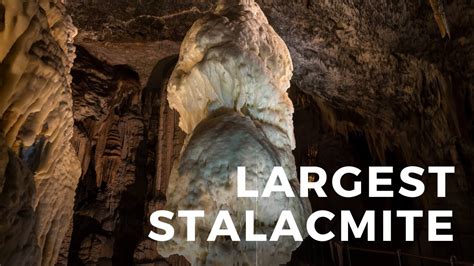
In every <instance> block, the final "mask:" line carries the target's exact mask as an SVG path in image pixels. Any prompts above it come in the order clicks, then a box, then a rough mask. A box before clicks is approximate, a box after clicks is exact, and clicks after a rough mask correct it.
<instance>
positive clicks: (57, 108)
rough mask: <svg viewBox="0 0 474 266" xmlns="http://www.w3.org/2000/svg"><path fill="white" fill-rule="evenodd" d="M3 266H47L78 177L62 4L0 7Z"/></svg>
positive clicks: (67, 24)
mask: <svg viewBox="0 0 474 266" xmlns="http://www.w3.org/2000/svg"><path fill="white" fill-rule="evenodd" d="M0 7H1V8H0V13H1V16H0V18H1V22H0V43H1V49H0V61H1V65H0V86H1V90H0V116H1V123H0V129H1V132H2V133H1V135H2V157H5V158H8V160H7V161H8V163H7V166H6V168H2V176H3V177H2V179H1V180H2V182H1V183H2V190H1V192H0V193H1V194H0V197H1V200H0V202H1V204H2V208H1V209H2V217H4V218H2V221H1V222H0V223H1V226H0V228H1V229H0V230H1V232H0V235H1V236H2V242H1V243H0V249H1V250H2V252H1V254H0V263H1V264H4V265H51V264H54V263H55V261H56V258H57V256H58V253H59V249H60V245H61V241H62V239H63V237H64V235H65V233H66V230H67V227H64V226H63V224H68V223H69V221H70V219H71V217H72V206H73V204H74V193H75V188H76V184H77V181H78V178H79V175H80V172H81V169H80V165H79V162H78V160H77V157H76V155H75V152H74V150H73V148H72V146H71V144H70V143H69V140H70V138H71V137H72V126H73V117H72V98H71V88H70V82H71V78H70V76H69V72H70V69H71V67H72V63H73V60H74V47H73V45H72V42H73V38H74V36H75V35H76V33H77V31H76V29H75V28H74V26H73V25H72V22H71V19H70V17H68V16H67V15H66V14H65V9H64V6H63V4H62V3H61V2H60V1H26V2H21V1H20V2H19V1H2V2H1V3H0Z"/></svg>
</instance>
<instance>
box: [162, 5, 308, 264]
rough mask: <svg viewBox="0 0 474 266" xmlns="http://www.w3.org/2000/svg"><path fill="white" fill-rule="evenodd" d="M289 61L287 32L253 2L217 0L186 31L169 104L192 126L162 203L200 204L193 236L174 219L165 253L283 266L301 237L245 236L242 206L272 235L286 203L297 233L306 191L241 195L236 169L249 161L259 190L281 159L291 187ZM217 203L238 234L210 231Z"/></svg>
mask: <svg viewBox="0 0 474 266" xmlns="http://www.w3.org/2000/svg"><path fill="white" fill-rule="evenodd" d="M292 70H293V65H292V62H291V58H290V54H289V52H288V49H287V47H286V45H285V43H284V42H283V40H282V39H281V38H280V37H279V36H278V35H277V34H276V33H275V31H274V30H273V28H272V27H271V26H270V25H269V23H268V21H267V19H266V17H265V15H264V14H263V12H262V11H261V9H260V8H259V6H258V5H257V4H256V3H255V2H254V1H250V0H241V1H221V2H219V3H218V5H217V7H216V9H215V11H214V12H212V13H211V14H209V15H207V16H206V17H204V18H202V19H200V20H198V21H196V22H195V23H194V25H193V26H192V28H191V29H190V30H189V32H188V33H187V35H186V37H185V39H184V41H183V43H182V46H181V52H180V58H179V61H178V64H177V66H176V68H175V70H174V72H173V74H172V75H171V78H170V81H169V84H168V101H169V104H170V107H171V108H173V109H175V110H177V111H178V112H179V115H180V127H181V129H182V130H183V131H184V132H186V133H187V134H188V136H187V138H186V140H185V144H184V146H183V149H182V152H181V156H180V158H179V160H178V161H177V162H176V163H175V165H174V167H173V169H172V173H171V176H170V180H169V187H168V190H167V195H166V197H167V203H166V206H165V209H167V210H170V211H172V212H174V213H177V211H178V210H193V209H200V210H204V211H205V212H206V216H205V218H202V219H198V221H197V224H196V226H197V229H196V234H197V236H196V241H195V242H188V241H186V222H185V220H184V219H181V218H175V219H173V220H172V225H173V226H174V228H175V236H174V238H173V239H172V240H171V241H168V242H161V243H159V244H158V252H159V253H160V254H161V255H163V256H169V255H172V254H180V255H183V256H185V257H186V258H187V259H188V260H189V261H190V262H191V263H192V264H193V265H229V263H232V264H234V265H255V264H259V265H278V264H281V263H286V262H288V261H289V259H290V256H291V252H292V251H293V250H294V249H296V247H297V246H298V245H299V244H300V243H298V242H295V241H294V240H293V238H291V237H282V238H280V240H279V241H278V242H258V243H257V242H247V241H245V211H246V210H254V211H255V214H256V218H255V220H256V221H255V225H256V232H257V233H265V234H267V235H268V238H269V237H270V235H271V233H272V232H273V229H274V226H275V224H276V221H277V220H278V218H279V216H280V213H281V211H282V210H290V211H292V213H293V215H294V216H295V219H296V221H297V225H298V226H299V229H300V231H303V232H304V231H305V230H304V229H305V221H306V218H307V216H308V213H309V209H310V208H309V202H308V201H307V200H306V199H300V198H299V197H298V196H297V197H295V198H287V197H286V196H285V194H284V193H273V194H272V196H271V197H270V198H259V199H255V198H238V197H237V182H236V181H237V177H236V174H237V167H238V166H245V167H246V168H247V186H248V187H249V188H253V189H258V190H259V191H260V192H261V191H262V190H263V188H264V186H265V184H266V181H267V180H268V177H269V176H270V173H271V171H272V169H273V167H274V166H282V167H283V168H284V169H285V171H286V174H287V176H288V178H289V179H290V183H291V184H292V186H293V189H294V191H295V195H298V194H299V193H298V180H297V178H296V170H295V163H294V158H293V155H292V153H291V150H292V149H293V148H294V146H295V140H294V136H293V121H292V115H293V105H292V102H291V100H290V99H289V97H288V94H287V92H286V90H287V89H288V88H289V86H290V79H291V76H292ZM219 210H228V211H229V212H230V215H231V216H232V217H233V219H234V223H235V226H236V228H237V231H238V232H239V234H240V237H241V239H242V241H240V242H232V241H230V240H227V239H223V238H218V239H217V241H215V242H208V241H207V237H208V234H209V231H210V229H211V227H212V225H213V223H214V219H215V217H216V215H217V213H218V211H219Z"/></svg>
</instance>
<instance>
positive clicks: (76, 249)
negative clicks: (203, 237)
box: [0, 0, 474, 265]
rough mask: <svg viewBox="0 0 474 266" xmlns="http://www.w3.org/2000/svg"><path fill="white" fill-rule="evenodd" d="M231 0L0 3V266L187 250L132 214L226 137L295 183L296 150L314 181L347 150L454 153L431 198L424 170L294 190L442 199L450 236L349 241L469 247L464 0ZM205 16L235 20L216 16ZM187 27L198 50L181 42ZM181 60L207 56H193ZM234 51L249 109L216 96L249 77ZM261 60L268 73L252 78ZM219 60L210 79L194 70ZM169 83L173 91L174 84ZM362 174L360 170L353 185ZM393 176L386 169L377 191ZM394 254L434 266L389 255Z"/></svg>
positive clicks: (441, 250) (431, 203) (155, 201)
mask: <svg viewBox="0 0 474 266" xmlns="http://www.w3.org/2000/svg"><path fill="white" fill-rule="evenodd" d="M236 2H240V1H222V2H221V5H219V4H218V1H217V0H213V1H195V0H182V1H171V0H165V1H155V0H140V1H130V0H103V1H96V0H92V1H90V0H66V1H61V0H48V1H47V0H27V1H17V0H0V62H1V63H0V116H1V120H0V129H1V130H0V217H2V218H1V219H0V264H1V265H40V264H41V265H111V264H112V265H189V262H190V261H189V259H188V260H187V259H186V257H184V256H183V255H186V254H180V252H176V251H175V250H173V248H172V246H168V248H169V250H166V247H162V246H157V243H156V242H154V241H152V240H151V239H149V238H148V237H147V234H148V232H149V231H150V229H151V226H150V225H149V223H148V218H149V216H150V214H151V213H152V212H153V211H155V210H160V209H164V208H177V205H178V204H179V203H184V202H183V201H182V200H181V199H180V197H182V196H189V194H187V193H189V191H188V190H187V187H186V186H181V183H179V184H177V183H176V180H177V178H183V175H182V174H181V173H178V171H177V168H178V167H180V165H182V166H181V167H182V168H183V169H192V168H193V166H192V165H191V164H192V163H193V161H192V158H190V157H192V156H193V154H194V153H199V152H202V151H200V150H201V149H206V150H205V154H206V156H209V160H211V161H213V162H221V161H222V160H221V159H222V158H220V157H221V155H222V154H226V156H229V158H231V156H234V157H239V156H241V158H240V159H242V160H246V159H248V158H245V156H242V155H243V154H240V155H239V153H236V152H233V151H232V147H227V149H225V148H224V146H221V147H220V148H219V145H220V144H219V140H222V141H223V142H225V143H229V140H232V141H230V143H232V144H233V145H236V148H234V151H235V150H238V149H237V148H238V147H240V148H241V145H240V146H239V144H240V143H244V144H245V145H248V147H246V148H247V149H249V150H258V149H264V150H266V152H263V153H257V152H255V158H253V159H250V160H249V164H251V163H253V162H254V161H258V160H262V161H268V160H269V162H270V161H272V160H274V161H279V160H282V161H284V162H285V163H286V164H287V165H288V166H287V167H289V168H291V169H292V170H291V171H294V173H293V174H292V175H291V177H292V178H294V179H295V180H294V181H295V182H297V180H296V177H297V176H298V174H297V173H296V172H297V169H298V168H299V167H300V166H308V165H316V166H320V167H322V168H324V169H325V170H326V171H327V173H328V182H329V181H330V177H331V176H333V174H334V172H335V171H336V170H337V169H339V168H341V167H343V166H347V165H353V166H355V167H358V168H360V169H367V168H368V166H373V165H391V166H394V171H395V172H397V173H399V172H400V171H401V170H402V169H403V168H404V167H406V166H410V165H417V166H420V167H423V168H427V167H428V166H430V165H452V166H455V167H456V175H453V176H450V177H449V178H448V179H447V188H448V189H447V192H446V197H444V198H438V197H436V188H437V186H436V179H435V178H429V176H428V175H423V181H424V183H425V185H426V191H425V193H424V194H423V196H421V197H419V198H414V199H407V198H405V197H400V196H398V195H395V197H394V198H391V199H380V200H374V199H370V198H368V197H364V196H361V197H357V198H355V199H345V198H341V197H338V196H337V194H336V192H335V191H333V190H332V189H329V190H327V191H326V193H327V196H328V197H326V198H323V197H317V196H316V195H315V193H310V195H309V201H310V203H311V209H312V210H313V211H316V210H328V211H331V212H333V213H339V212H340V211H341V210H347V209H349V210H351V211H352V213H353V214H354V216H355V218H356V220H357V219H358V218H359V219H360V218H361V217H362V216H363V214H364V212H365V210H369V209H370V210H376V211H377V210H385V209H393V210H396V209H398V210H400V209H405V210H415V209H420V210H432V209H449V210H453V213H454V216H453V221H452V222H453V223H452V227H453V230H452V233H453V238H454V241H453V242H449V243H448V242H428V241H427V239H428V237H427V236H428V228H427V224H428V223H427V222H426V220H424V218H423V219H421V218H420V221H418V222H415V229H416V230H415V236H414V241H404V234H403V232H404V231H403V227H404V223H403V221H402V222H396V221H394V222H393V224H392V241H391V242H389V243H382V244H381V239H376V241H374V242H367V241H363V240H360V239H350V240H349V242H348V245H350V246H358V247H361V248H366V249H373V248H378V249H380V248H381V247H382V248H383V249H384V250H389V251H397V250H401V251H402V252H404V253H409V254H417V255H422V256H426V257H436V258H443V259H446V260H448V261H449V259H450V258H451V259H452V258H453V256H455V258H456V260H457V261H474V254H473V253H472V246H473V244H474V228H473V227H472V222H473V221H474V212H473V211H472V206H474V193H473V181H472V179H471V178H473V174H474V168H473V165H472V159H473V158H474V145H473V144H474V143H473V141H474V138H473V137H474V132H473V124H472V117H473V105H472V104H473V100H474V98H473V89H474V85H473V84H474V82H473V81H474V76H473V75H474V64H473V62H474V32H473V29H474V20H473V18H474V2H473V1H468V0H466V1H465V0H460V1H452V0H444V1H443V0H422V1H408V0H405V1H391V0H380V1H359V0H348V1H341V0H334V1H310V0H294V1H284V0H258V1H256V3H257V4H258V6H259V7H258V6H256V5H255V4H254V3H253V1H246V0H245V1H244V0H242V1H241V3H243V4H244V5H243V6H247V8H248V7H249V6H251V7H252V6H253V5H255V6H253V8H250V9H245V8H243V10H247V11H248V10H251V11H250V13H244V14H243V13H241V11H242V10H240V11H239V9H238V8H235V7H233V8H229V6H233V3H236ZM260 9H261V11H260ZM226 12H227V13H226ZM245 14H247V15H248V14H251V15H248V17H247V20H245V19H242V20H239V16H243V17H245V16H246V15H245ZM226 16H228V20H226V19H223V17H226ZM240 18H242V17H240ZM249 18H250V19H249ZM222 20H224V21H225V23H230V24H231V25H232V23H235V24H234V26H235V27H233V28H231V30H229V29H228V28H226V27H224V26H218V25H220V24H219V23H221V22H222ZM196 21H198V22H197V23H196V24H194V23H195V22H196ZM242 21H253V22H252V23H253V24H252V23H250V24H251V25H250V26H248V25H247V24H246V23H244V22H242ZM267 22H268V23H267ZM206 23H213V24H206ZM225 23H224V24H223V25H229V24H225ZM193 24H194V26H193ZM256 25H258V26H262V28H261V29H259V28H258V27H256V28H253V26H256ZM270 25H271V26H270ZM206 27H207V28H206ZM259 30H261V32H259ZM199 31H202V32H201V33H200V34H197V35H195V33H198V32H199ZM188 32H190V33H188ZM187 33H188V34H187ZM193 33H194V34H193ZM238 33H240V34H238ZM186 34H187V35H186ZM206 34H208V35H206ZM246 34H248V35H246ZM278 36H279V37H278ZM226 38H228V39H226ZM239 38H241V39H239ZM197 41H201V42H202V43H203V44H208V45H210V46H209V47H208V48H210V49H207V48H206V49H202V50H200V49H201V48H199V47H196V46H194V45H191V46H186V44H193V43H194V44H195V42H197ZM266 42H269V43H270V44H268V43H266ZM212 44H214V45H216V46H215V47H214V46H212ZM283 46H284V47H283ZM180 47H181V51H180ZM277 47H279V48H277ZM286 47H287V48H286ZM226 48H230V51H229V49H226ZM255 51H260V54H258V53H257V54H258V55H257V56H255V55H252V53H255ZM276 55H278V56H276ZM194 56H196V57H194ZM200 56H206V58H207V59H209V60H204V62H205V63H203V64H202V65H199V64H197V62H198V61H200V59H199V58H197V57H200ZM275 56H276V57H275ZM213 57H214V58H213ZM290 58H291V59H290ZM201 59H202V58H201ZM239 60H241V62H239ZM278 60H284V61H285V60H286V61H285V62H283V63H282V62H278ZM288 60H291V61H288ZM291 62H292V63H291ZM237 63H243V64H244V65H245V67H244V68H243V69H244V70H243V71H245V69H246V70H247V71H249V74H250V76H251V77H250V78H248V79H247V80H246V82H249V81H252V82H253V84H254V86H256V87H255V88H270V89H269V90H262V91H261V92H262V93H263V94H261V95H250V97H247V98H246V99H245V102H248V101H250V102H251V101H252V100H253V101H255V103H256V104H264V105H266V106H262V107H261V106H258V107H256V108H255V109H252V106H244V105H241V102H239V100H240V99H238V97H237V98H236V94H233V93H237V92H245V91H246V90H248V88H244V87H245V86H244V85H243V84H245V82H244V83H241V82H237V81H240V79H241V78H242V77H239V76H238V75H237V73H239V72H236V68H237V67H238V65H237ZM280 64H282V65H285V66H286V67H285V68H273V66H275V65H280ZM291 64H292V65H293V69H292V70H293V71H291V67H290V65H291ZM262 66H265V67H266V68H268V69H269V70H268V71H264V73H263V74H260V73H261V72H262V69H261V68H262ZM219 68H222V69H225V71H229V72H228V73H227V74H223V75H225V78H222V77H219V74H217V73H213V71H215V70H217V69H219ZM181 71H182V72H183V73H187V72H188V71H190V73H191V74H190V75H183V73H180V72H181ZM291 72H292V74H291ZM242 73H244V72H242ZM256 73H259V74H256ZM252 74H254V76H252ZM203 77H207V78H208V81H209V83H206V84H204V83H203V82H204V81H203V80H204V79H203ZM290 77H291V80H290ZM218 80H232V81H233V82H234V83H232V84H219V83H212V82H217V81H218ZM208 81H206V82H208ZM256 84H258V85H256ZM239 86H241V87H239ZM180 87H181V89H182V88H188V89H186V90H185V93H184V94H181V95H180V92H179V88H180ZM211 87H212V88H213V89H217V90H220V89H222V92H219V94H218V95H219V96H217V95H216V94H213V93H212V92H209V91H206V89H207V88H211ZM234 88H238V90H234ZM198 91H201V92H202V91H205V92H206V96H205V97H204V98H203V100H204V101H205V99H208V100H211V102H212V101H214V100H216V99H217V98H216V97H222V98H221V99H220V100H219V101H216V102H215V104H211V105H207V103H205V104H203V103H202V102H200V101H193V100H191V98H190V97H187V96H186V93H191V94H192V93H196V92H198ZM269 91H273V92H275V93H273V94H270V95H268V94H265V93H268V92H269ZM181 92H183V91H182V90H181ZM286 92H288V96H287V97H286V98H285V95H286ZM241 96H242V97H243V95H241ZM239 97H240V96H239ZM278 97H283V98H280V99H278ZM268 98H271V100H268ZM183 100H184V101H189V100H191V101H190V102H183ZM243 102H244V101H243ZM282 102H283V103H282ZM272 104H275V105H273V106H272ZM278 104H282V105H278ZM290 105H293V106H294V113H293V117H292V119H291V114H292V112H293V107H291V108H290V107H289V106H290ZM190 106H193V107H192V108H195V109H192V108H191V107H190ZM276 117H279V118H281V119H276ZM225 130H227V132H226V133H225V134H222V132H225ZM242 136H246V137H245V139H243V140H240V141H241V142H239V138H242ZM196 143H208V144H207V145H209V147H206V148H205V147H204V146H202V144H199V145H196ZM280 144H281V146H278V145H280ZM212 146H215V147H212ZM293 148H294V149H293ZM212 149H215V150H219V152H218V153H217V152H216V153H212ZM208 150H209V151H210V152H207V151H208ZM181 151H183V152H181ZM259 156H261V157H259ZM216 157H219V158H218V159H216ZM257 157H258V158H257ZM293 157H294V160H293V159H292V158H293ZM282 158H284V159H282ZM280 162H281V161H280ZM186 163H188V165H187V164H186ZM194 163H199V162H198V161H194ZM274 163H275V162H271V163H269V164H268V165H266V166H265V167H267V168H268V167H270V166H273V164H274ZM193 173H194V174H196V173H195V172H193V171H190V172H189V173H187V174H186V177H185V178H191V177H192V174H193ZM222 174H224V172H222ZM225 174H228V172H225ZM249 175H250V174H249ZM259 176H260V175H259ZM261 176H267V175H265V174H262V175H261ZM289 176H290V174H289ZM367 176H368V172H367V171H365V170H363V171H362V173H361V175H360V180H361V182H362V190H363V191H364V192H366V191H367V187H368V184H367V178H366V177H367ZM186 180H188V181H189V179H186ZM343 185H344V186H345V185H348V186H350V184H343ZM402 185H403V184H401V183H400V182H398V181H396V179H394V182H393V184H392V188H393V190H394V191H397V190H398V189H399V188H400V187H401V186H402ZM176 190H178V192H176V193H173V192H175V191H176ZM215 192H216V193H222V192H224V191H220V192H219V190H216V191H215ZM180 193H181V194H180ZM219 197H220V196H219ZM284 200H287V199H286V198H285V199H284ZM211 202H213V200H209V201H208V202H207V203H211ZM228 202H232V200H231V199H229V201H228ZM245 204H247V203H245ZM248 204H251V203H250V202H249V203H248ZM304 205H305V204H304V203H302V204H301V205H299V204H296V205H292V206H294V207H295V208H297V207H296V206H304ZM303 209H304V208H302V209H301V211H299V213H300V214H301V217H302V216H305V214H303V213H304V212H305V211H304V210H303ZM338 224H340V221H339V220H338V217H337V216H336V217H335V218H334V219H333V220H332V221H327V222H321V223H319V224H317V227H318V228H319V229H320V230H321V232H327V231H329V230H331V231H333V232H334V233H335V234H336V235H340V232H338V231H339V230H340V228H338V226H337V225H338ZM262 228H264V226H263V227H262ZM262 230H265V229H262ZM376 230H378V229H376ZM379 233H380V232H376V234H379ZM287 244H288V243H283V244H282V247H283V246H285V247H284V249H285V250H287V252H286V253H285V254H284V256H287V257H284V258H277V257H278V256H276V257H275V259H281V260H289V262H288V264H289V265H348V264H347V263H348V261H349V260H350V261H351V265H367V264H368V263H371V264H374V265H380V264H382V263H384V264H388V263H392V262H393V264H394V265H398V264H397V263H398V261H397V257H396V256H392V255H384V254H368V253H365V252H362V251H351V253H350V254H348V253H347V252H346V251H345V249H341V248H340V246H334V245H333V244H331V243H329V242H316V241H313V240H311V239H310V238H306V239H305V240H304V241H303V243H301V245H299V244H298V245H294V246H293V245H290V244H288V245H287ZM219 245H222V247H225V245H227V244H226V241H225V240H223V241H222V242H220V243H219V244H218V245H216V247H217V246H219ZM298 246H299V247H298ZM297 247H298V248H297ZM246 248H248V249H249V250H250V249H252V248H253V247H247V246H245V247H244V246H242V247H239V248H235V249H234V250H240V252H242V251H243V250H245V249H246ZM296 248H297V249H296ZM273 249H274V250H277V249H275V248H274V247H272V250H273ZM293 249H296V250H294V251H293V252H291V251H292V250H293ZM160 250H161V253H160ZM175 252H176V253H175ZM261 252H264V253H265V252H266V253H268V252H271V250H270V249H265V248H263V246H262V250H261ZM181 253H183V252H181ZM162 255H165V256H162ZM168 255H170V256H168ZM211 255H212V254H211ZM206 256H207V255H206ZM206 256H204V255H203V257H206ZM228 256H229V257H228V258H230V256H238V255H237V254H233V255H231V254H228ZM188 257H189V255H188ZM210 257H212V256H210ZM218 259H226V258H218ZM387 262H388V263H387ZM403 265H439V264H437V262H433V261H429V260H420V259H417V258H409V257H404V259H403Z"/></svg>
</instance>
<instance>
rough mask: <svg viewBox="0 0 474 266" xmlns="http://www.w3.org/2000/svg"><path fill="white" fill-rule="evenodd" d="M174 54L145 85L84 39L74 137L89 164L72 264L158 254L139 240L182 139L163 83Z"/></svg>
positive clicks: (75, 71)
mask: <svg viewBox="0 0 474 266" xmlns="http://www.w3.org/2000/svg"><path fill="white" fill-rule="evenodd" d="M174 60H175V59H173V57H169V58H164V59H163V60H162V61H161V62H160V63H159V64H158V65H157V66H156V68H155V70H154V72H153V75H152V78H151V79H150V80H149V82H148V85H147V87H146V88H144V89H142V88H141V87H140V81H139V77H138V75H137V73H136V72H135V71H133V70H132V69H130V68H129V67H127V66H124V65H114V66H113V65H109V64H108V63H106V62H103V61H101V60H99V59H97V58H95V57H94V56H93V55H91V54H90V53H89V52H88V51H87V50H85V49H84V48H82V47H78V49H77V59H76V62H75V65H74V68H73V70H72V75H73V77H74V78H73V98H74V115H75V129H74V137H73V139H72V143H73V146H74V147H75V149H76V151H77V153H78V155H79V158H80V160H81V162H82V167H83V169H84V172H83V176H82V177H81V181H80V183H79V186H78V188H77V195H76V206H75V216H74V223H73V227H72V236H71V239H70V243H68V242H67V241H66V242H65V243H63V245H64V246H66V247H67V246H69V254H68V255H67V254H63V255H64V257H67V261H68V262H69V263H70V264H73V265H75V264H101V263H127V264H132V263H134V260H135V257H136V261H137V262H140V261H142V260H143V261H144V262H146V261H147V260H150V259H154V258H150V257H149V256H143V255H140V253H142V252H146V251H144V250H142V249H143V248H146V247H145V246H143V245H144V244H141V245H140V246H139V242H141V241H142V240H144V239H145V237H146V234H147V233H148V232H145V231H144V229H145V228H144V226H145V225H146V224H145V222H144V221H146V220H144V219H146V217H147V216H148V215H149V213H148V212H147V209H150V210H155V209H156V208H160V207H159V205H160V202H159V201H160V200H164V198H163V197H164V193H165V191H166V187H167V178H168V175H169V172H170V171H171V168H170V165H171V163H172V160H173V159H174V158H175V157H177V154H178V153H179V150H180V146H179V145H180V144H181V143H182V141H183V139H184V134H183V133H181V132H180V131H179V129H178V128H177V127H176V125H175V120H176V123H177V116H176V115H175V114H174V112H173V111H171V110H170V109H169V108H168V107H167V105H166V104H162V103H163V100H162V97H164V96H165V95H163V93H165V91H162V90H161V86H162V84H163V82H164V80H165V79H166V72H167V71H170V68H171V67H172V66H173V61H174ZM175 127H176V128H175ZM157 143H160V145H157ZM156 169H160V171H157V170H156ZM150 199H153V200H150ZM157 205H158V206H157ZM138 246H139V247H138ZM137 247H138V249H137V251H135V249H136V248H137ZM134 253H136V254H137V255H134ZM155 257H156V260H157V261H159V260H162V259H161V258H160V257H157V256H155Z"/></svg>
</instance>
